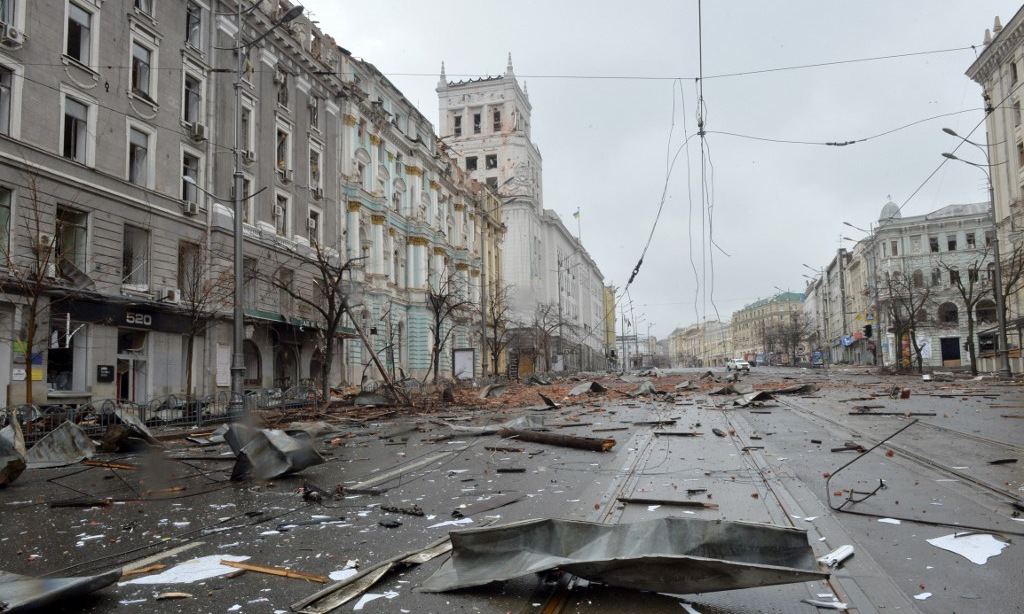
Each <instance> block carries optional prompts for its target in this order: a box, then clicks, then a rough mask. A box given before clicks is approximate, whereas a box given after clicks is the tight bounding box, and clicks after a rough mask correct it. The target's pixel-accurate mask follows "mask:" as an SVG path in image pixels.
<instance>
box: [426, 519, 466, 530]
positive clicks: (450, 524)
mask: <svg viewBox="0 0 1024 614" xmlns="http://www.w3.org/2000/svg"><path fill="white" fill-rule="evenodd" d="M472 522H473V519H472V518H459V519H458V520H446V521H444V522H439V523H437V524H432V525H430V526H429V527H427V528H428V529H436V528H438V527H454V526H457V525H460V524H470V523H472Z"/></svg>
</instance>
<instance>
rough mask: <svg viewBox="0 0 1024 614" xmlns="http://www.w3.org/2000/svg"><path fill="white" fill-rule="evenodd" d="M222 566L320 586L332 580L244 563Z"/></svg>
mask: <svg viewBox="0 0 1024 614" xmlns="http://www.w3.org/2000/svg"><path fill="white" fill-rule="evenodd" d="M220 564H221V565H225V566H227V567H235V568H237V569H244V570H246V571H255V572H257V573H265V574H270V575H272V576H281V577H282V578H295V579H296V580H312V581H313V582H319V583H320V584H327V581H328V580H329V579H330V578H328V577H327V576H320V575H317V574H311V573H305V572H302V571H292V570H291V569H281V568H280V567H269V566H267V565H253V564H252V563H242V562H240V561H228V560H221V562H220Z"/></svg>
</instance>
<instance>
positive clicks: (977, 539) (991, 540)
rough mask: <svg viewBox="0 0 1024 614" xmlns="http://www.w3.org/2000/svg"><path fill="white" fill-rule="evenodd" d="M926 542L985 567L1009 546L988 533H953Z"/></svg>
mask: <svg viewBox="0 0 1024 614" xmlns="http://www.w3.org/2000/svg"><path fill="white" fill-rule="evenodd" d="M926 541H927V542H928V543H929V544H931V545H933V546H935V547H936V548H942V549H943V550H948V551H950V552H953V553H956V554H959V555H960V556H962V557H964V558H965V559H967V560H968V561H970V562H972V563H974V564H975V565H984V564H985V563H986V562H988V560H989V559H990V558H991V557H994V556H997V555H999V554H1000V553H1001V552H1002V551H1003V548H1005V547H1006V546H1007V545H1008V544H1007V543H1006V542H1003V541H999V540H998V539H996V538H995V537H993V536H992V535H989V534H987V533H953V534H951V535H943V536H942V537H936V538H934V539H929V540H926Z"/></svg>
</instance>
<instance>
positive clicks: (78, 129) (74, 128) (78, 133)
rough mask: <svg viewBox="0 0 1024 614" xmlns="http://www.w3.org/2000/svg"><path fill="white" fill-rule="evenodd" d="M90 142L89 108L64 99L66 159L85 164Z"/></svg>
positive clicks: (73, 100)
mask: <svg viewBox="0 0 1024 614" xmlns="http://www.w3.org/2000/svg"><path fill="white" fill-rule="evenodd" d="M88 142H89V107H88V106H87V105H85V104H83V103H81V102H79V101H77V100H75V99H74V98H71V97H67V98H65V99H64V157H65V158H68V159H70V160H74V161H75V162H81V163H82V164H85V163H86V161H87V151H88V149H87V147H88Z"/></svg>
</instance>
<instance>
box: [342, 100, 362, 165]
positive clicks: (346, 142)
mask: <svg viewBox="0 0 1024 614" xmlns="http://www.w3.org/2000/svg"><path fill="white" fill-rule="evenodd" d="M344 121H345V125H346V126H347V127H348V129H349V130H350V131H351V132H352V135H351V138H347V139H346V138H342V139H341V156H342V158H341V159H342V160H343V161H344V165H345V166H343V167H342V172H348V173H350V174H351V173H352V171H353V164H354V163H355V156H356V142H357V141H358V139H359V133H358V130H357V129H356V127H355V126H356V118H355V116H352V115H349V114H347V113H346V114H345V120H344Z"/></svg>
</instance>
